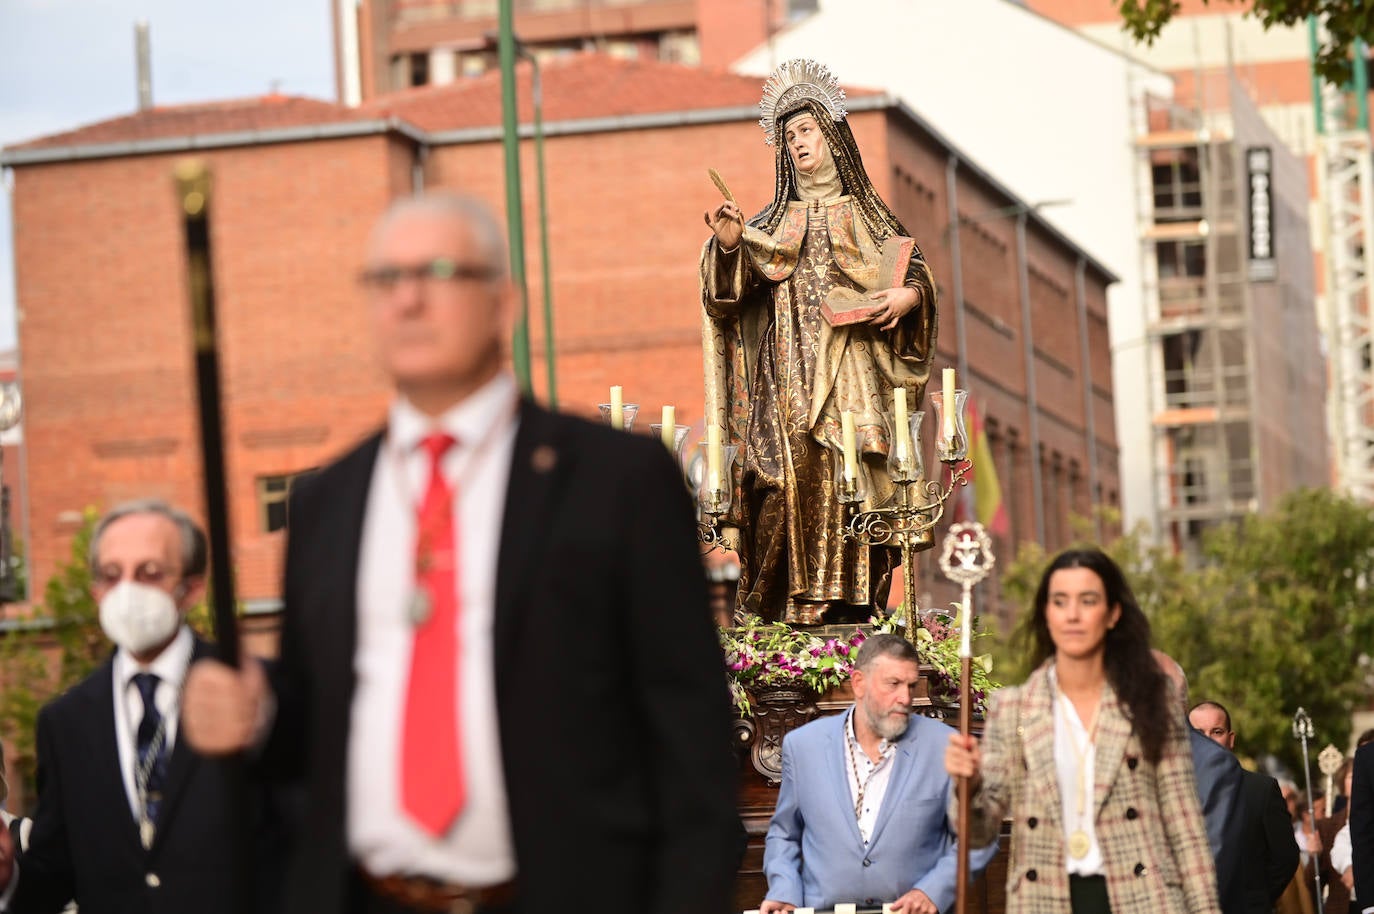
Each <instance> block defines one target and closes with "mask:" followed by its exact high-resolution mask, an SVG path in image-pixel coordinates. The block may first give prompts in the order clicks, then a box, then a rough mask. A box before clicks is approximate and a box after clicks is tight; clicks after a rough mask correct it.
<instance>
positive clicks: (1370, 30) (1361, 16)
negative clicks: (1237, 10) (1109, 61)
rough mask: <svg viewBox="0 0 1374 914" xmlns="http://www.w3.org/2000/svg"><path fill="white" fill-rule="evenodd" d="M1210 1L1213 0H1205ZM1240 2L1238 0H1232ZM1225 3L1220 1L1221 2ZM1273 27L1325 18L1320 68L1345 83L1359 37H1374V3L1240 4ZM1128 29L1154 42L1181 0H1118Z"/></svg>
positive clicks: (1278, 0)
mask: <svg viewBox="0 0 1374 914" xmlns="http://www.w3.org/2000/svg"><path fill="white" fill-rule="evenodd" d="M1203 2H1204V3H1208V4H1209V5H1210V0H1203ZM1228 3H1229V4H1231V5H1236V4H1237V0H1228ZM1217 5H1218V6H1220V5H1221V3H1220V2H1218V3H1217ZM1240 5H1243V6H1247V7H1249V10H1248V13H1249V15H1251V16H1255V17H1256V18H1258V19H1259V20H1260V22H1262V23H1263V24H1264V27H1265V28H1266V29H1267V28H1271V27H1273V26H1275V25H1286V26H1293V25H1302V24H1303V23H1304V22H1305V20H1306V19H1307V17H1308V16H1318V17H1322V18H1323V19H1324V22H1325V25H1326V31H1327V43H1326V44H1325V45H1323V46H1322V47H1321V48H1320V49H1319V51H1318V54H1317V60H1316V68H1317V72H1318V73H1319V74H1320V75H1321V76H1322V78H1323V79H1326V80H1327V81H1329V82H1332V83H1336V84H1344V83H1346V82H1349V80H1350V77H1351V56H1352V54H1353V52H1354V49H1355V43H1356V41H1364V42H1366V43H1369V42H1371V41H1374V4H1370V3H1369V2H1368V0H1251V2H1249V3H1243V4H1240ZM1118 6H1120V8H1121V18H1122V19H1123V20H1124V22H1125V29H1126V31H1127V32H1129V33H1130V34H1131V36H1132V37H1134V38H1135V39H1136V40H1137V41H1143V42H1145V43H1146V44H1151V43H1153V41H1154V39H1156V38H1157V37H1159V33H1160V30H1161V29H1162V28H1163V27H1164V26H1165V25H1166V24H1167V23H1168V22H1169V20H1170V19H1172V18H1173V16H1174V14H1175V13H1177V12H1178V10H1179V4H1178V0H1118Z"/></svg>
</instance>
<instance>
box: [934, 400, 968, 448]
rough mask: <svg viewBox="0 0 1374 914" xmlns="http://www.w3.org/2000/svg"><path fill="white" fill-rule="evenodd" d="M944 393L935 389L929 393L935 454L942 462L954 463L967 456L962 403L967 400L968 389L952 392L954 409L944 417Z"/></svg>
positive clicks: (966, 437)
mask: <svg viewBox="0 0 1374 914" xmlns="http://www.w3.org/2000/svg"><path fill="white" fill-rule="evenodd" d="M944 400H945V395H944V392H943V391H938V390H937V391H935V392H934V393H932V394H931V395H930V402H931V405H932V406H934V407H935V430H936V431H935V456H936V457H937V458H938V459H939V460H940V461H941V462H942V463H956V462H958V461H960V460H963V459H964V458H965V457H967V456H968V432H966V431H965V430H964V404H965V402H967V401H968V391H966V390H956V391H955V392H954V411H953V414H952V415H950V416H949V417H948V418H946V414H945V406H946V404H945V402H944Z"/></svg>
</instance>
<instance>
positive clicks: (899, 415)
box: [892, 387, 911, 463]
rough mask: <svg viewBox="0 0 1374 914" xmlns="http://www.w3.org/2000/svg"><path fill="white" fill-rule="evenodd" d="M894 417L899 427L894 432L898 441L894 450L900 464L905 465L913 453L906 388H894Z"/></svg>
mask: <svg viewBox="0 0 1374 914" xmlns="http://www.w3.org/2000/svg"><path fill="white" fill-rule="evenodd" d="M892 401H893V403H892V405H893V410H892V416H893V424H894V425H896V426H897V428H896V429H894V431H895V432H896V435H897V440H896V442H895V443H894V444H893V450H894V451H895V456H896V458H897V461H898V462H899V463H905V462H906V459H907V455H908V454H910V453H911V423H910V421H908V419H907V416H906V388H905V387H894V388H892Z"/></svg>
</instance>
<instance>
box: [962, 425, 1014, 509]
mask: <svg viewBox="0 0 1374 914" xmlns="http://www.w3.org/2000/svg"><path fill="white" fill-rule="evenodd" d="M966 422H967V428H968V434H969V449H968V456H969V460H970V461H971V462H972V463H973V466H972V467H970V468H969V471H968V472H967V473H966V474H964V478H965V479H967V480H968V486H966V487H965V488H964V491H963V492H960V493H959V501H958V504H957V505H956V507H955V511H954V519H955V520H956V521H967V520H970V519H973V518H976V519H977V520H978V522H979V523H980V524H982V525H983V527H984V528H986V529H987V531H988V532H989V533H991V534H993V535H994V536H1007V535H1008V534H1010V533H1011V521H1010V518H1008V516H1007V506H1006V503H1005V502H1003V500H1002V486H1001V484H1000V483H999V482H998V481H997V466H996V464H994V463H993V459H992V448H991V447H989V446H988V433H987V429H985V428H984V427H983V417H982V416H981V415H979V413H978V407H977V406H976V405H975V404H974V402H973V400H971V399H970V400H969V401H968V416H967V417H966Z"/></svg>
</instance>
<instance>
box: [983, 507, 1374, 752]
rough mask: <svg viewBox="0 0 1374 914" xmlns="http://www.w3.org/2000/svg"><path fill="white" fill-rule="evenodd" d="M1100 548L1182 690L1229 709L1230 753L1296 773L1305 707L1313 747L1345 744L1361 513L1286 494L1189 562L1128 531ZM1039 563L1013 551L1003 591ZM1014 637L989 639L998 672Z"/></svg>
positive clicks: (1368, 564) (1361, 630) (1366, 533)
mask: <svg viewBox="0 0 1374 914" xmlns="http://www.w3.org/2000/svg"><path fill="white" fill-rule="evenodd" d="M1105 548H1106V551H1107V552H1108V553H1109V554H1111V555H1112V556H1113V558H1115V559H1116V560H1117V561H1118V562H1119V563H1120V564H1121V566H1122V569H1123V570H1124V571H1125V572H1126V576H1127V579H1128V580H1129V581H1130V583H1131V588H1132V590H1133V591H1134V592H1135V594H1136V598H1137V599H1138V600H1139V601H1140V604H1141V608H1142V609H1143V610H1144V611H1145V613H1146V615H1147V616H1148V617H1149V618H1150V622H1151V624H1152V626H1153V630H1154V640H1155V643H1156V644H1157V645H1158V646H1159V647H1161V648H1162V649H1164V650H1165V651H1167V652H1169V654H1171V655H1172V656H1173V657H1174V658H1175V659H1176V660H1178V662H1179V663H1180V664H1181V665H1182V666H1183V668H1184V669H1185V670H1186V671H1187V672H1188V677H1189V687H1190V689H1191V697H1192V699H1193V700H1200V699H1204V698H1206V699H1214V700H1216V701H1220V702H1221V703H1222V704H1224V705H1226V706H1227V707H1228V708H1229V709H1230V710H1231V713H1232V719H1233V723H1234V726H1235V729H1236V731H1237V733H1238V734H1239V738H1238V742H1237V748H1238V750H1239V751H1240V752H1241V753H1242V754H1245V755H1250V756H1259V755H1264V754H1272V755H1275V756H1277V757H1278V758H1279V759H1281V760H1282V761H1284V762H1285V763H1286V764H1288V765H1289V766H1291V767H1293V768H1294V770H1297V766H1298V765H1299V764H1300V753H1299V744H1298V743H1297V742H1296V741H1295V740H1294V739H1293V737H1292V717H1293V714H1294V712H1295V711H1296V710H1297V709H1298V708H1299V707H1303V708H1305V709H1306V710H1307V712H1308V714H1310V715H1311V717H1312V722H1313V725H1314V727H1315V729H1316V743H1317V745H1316V746H1315V747H1313V748H1314V749H1319V748H1320V747H1321V746H1324V745H1326V744H1327V743H1334V744H1335V745H1337V746H1340V747H1342V748H1343V747H1345V746H1346V745H1348V742H1349V738H1350V712H1351V710H1352V708H1354V707H1355V706H1356V705H1358V704H1359V703H1360V702H1361V701H1362V700H1363V699H1364V698H1365V697H1366V696H1367V694H1368V690H1369V686H1368V683H1367V681H1366V676H1367V667H1368V663H1369V661H1368V658H1367V656H1366V648H1367V647H1368V645H1369V644H1370V643H1372V642H1371V639H1372V638H1374V592H1371V589H1370V585H1371V583H1374V509H1371V508H1370V507H1369V506H1366V505H1362V504H1359V503H1357V502H1355V501H1353V500H1352V499H1349V498H1346V497H1345V496H1342V495H1339V494H1336V493H1333V492H1331V491H1328V490H1303V491H1299V492H1295V493H1292V494H1291V495H1289V496H1288V497H1287V498H1285V499H1283V500H1282V501H1281V502H1280V504H1279V505H1278V506H1277V507H1276V508H1275V509H1274V510H1272V511H1270V512H1268V513H1266V514H1255V515H1251V516H1249V517H1246V518H1244V519H1243V520H1242V521H1240V522H1238V523H1236V524H1233V525H1228V526H1224V527H1219V528H1217V529H1215V530H1212V531H1211V532H1209V533H1208V534H1207V535H1206V536H1205V537H1204V538H1203V544H1202V550H1201V556H1202V558H1201V561H1200V562H1198V563H1197V565H1196V567H1188V566H1187V565H1186V564H1185V562H1184V561H1183V560H1182V559H1181V558H1180V557H1178V556H1176V555H1172V554H1170V552H1169V551H1167V550H1165V549H1162V548H1158V547H1151V546H1148V545H1147V544H1146V539H1145V537H1144V535H1143V533H1142V532H1140V531H1137V532H1135V533H1133V534H1130V535H1127V536H1124V537H1122V538H1121V539H1119V540H1117V541H1116V542H1114V543H1111V544H1108V545H1107V546H1106V547H1105ZM1045 560H1046V557H1045V555H1044V553H1043V552H1041V551H1039V550H1038V549H1034V548H1032V549H1023V550H1022V551H1021V553H1020V554H1019V555H1018V556H1017V558H1016V559H1015V560H1014V561H1013V562H1012V563H1011V564H1010V566H1009V567H1008V569H1007V573H1006V575H1005V576H1004V579H1003V581H1004V585H1003V586H1004V589H1005V591H1006V593H1007V596H1008V597H1009V598H1011V599H1014V600H1016V601H1017V603H1018V604H1019V605H1022V606H1029V605H1030V602H1031V596H1032V595H1033V592H1034V588H1035V585H1036V583H1037V582H1038V580H1039V576H1040V573H1041V571H1042V570H1043V568H1044V566H1045ZM1020 647H1021V646H1020V645H1019V644H1018V643H1015V642H1013V643H1012V644H1010V645H1008V646H1004V647H1003V649H1002V650H1003V651H1004V654H1003V656H1002V657H1001V658H999V659H1001V660H1002V661H1003V663H1002V665H1001V667H1000V668H1001V669H1002V670H1005V671H1007V674H1006V676H1005V677H1004V681H1012V682H1015V681H1019V679H1018V677H1016V676H1013V675H1012V672H1013V671H1016V672H1018V673H1021V674H1022V675H1024V671H1025V660H1024V651H1023V650H1020ZM1018 660H1019V661H1020V665H1019V666H1017V661H1018Z"/></svg>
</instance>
